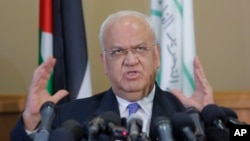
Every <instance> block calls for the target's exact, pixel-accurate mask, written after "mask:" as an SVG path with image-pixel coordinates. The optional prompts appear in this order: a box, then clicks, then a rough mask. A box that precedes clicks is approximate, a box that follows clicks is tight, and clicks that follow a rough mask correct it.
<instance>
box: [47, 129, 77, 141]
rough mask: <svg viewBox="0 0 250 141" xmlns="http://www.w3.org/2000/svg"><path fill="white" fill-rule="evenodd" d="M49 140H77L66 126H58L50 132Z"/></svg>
mask: <svg viewBox="0 0 250 141" xmlns="http://www.w3.org/2000/svg"><path fill="white" fill-rule="evenodd" d="M49 141H75V139H74V135H73V133H72V132H71V131H70V130H68V129H66V128H57V129H55V130H53V131H52V132H51V134H50V137H49Z"/></svg>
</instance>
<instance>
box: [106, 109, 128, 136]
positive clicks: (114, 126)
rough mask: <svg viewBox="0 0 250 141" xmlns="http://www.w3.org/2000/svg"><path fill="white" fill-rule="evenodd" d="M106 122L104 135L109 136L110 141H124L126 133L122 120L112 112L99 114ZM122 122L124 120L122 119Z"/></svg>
mask: <svg viewBox="0 0 250 141" xmlns="http://www.w3.org/2000/svg"><path fill="white" fill-rule="evenodd" d="M101 117H102V118H103V119H104V121H105V122H106V126H105V129H103V130H104V133H105V134H107V135H110V136H111V138H112V140H126V139H127V136H128V131H127V129H126V128H125V127H123V126H122V119H121V118H120V116H119V115H118V114H116V113H114V112H111V111H107V112H104V113H102V114H101ZM123 120H124V119H123Z"/></svg>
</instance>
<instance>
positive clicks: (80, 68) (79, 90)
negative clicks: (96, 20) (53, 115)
mask: <svg viewBox="0 0 250 141" xmlns="http://www.w3.org/2000/svg"><path fill="white" fill-rule="evenodd" d="M42 3H47V5H45V4H42ZM48 3H49V4H48ZM46 6H48V7H50V8H48V7H46ZM44 7H46V8H44ZM40 9H45V10H46V9H50V10H49V11H50V12H48V11H46V12H45V10H40V12H44V13H50V14H47V15H46V18H48V17H50V19H51V20H50V24H51V29H52V30H51V32H50V35H51V39H52V40H51V44H50V45H49V47H50V53H51V52H52V53H51V54H52V55H53V57H54V58H56V65H55V67H54V70H53V73H52V81H51V84H48V85H51V87H52V93H55V92H56V91H58V90H60V89H66V90H67V91H68V92H69V95H68V97H66V98H64V100H63V102H67V101H69V100H74V99H79V98H85V97H89V96H91V95H92V87H91V79H90V68H89V61H88V52H87V41H86V36H85V25H84V17H83V10H82V2H81V0H40ZM40 15H43V14H41V13H40ZM40 22H44V21H43V20H42V19H40ZM42 42H43V41H42V40H41V44H42ZM41 47H42V46H41ZM47 48H48V47H47ZM51 54H49V55H51ZM49 55H47V56H49ZM47 56H46V57H47ZM46 57H45V58H46Z"/></svg>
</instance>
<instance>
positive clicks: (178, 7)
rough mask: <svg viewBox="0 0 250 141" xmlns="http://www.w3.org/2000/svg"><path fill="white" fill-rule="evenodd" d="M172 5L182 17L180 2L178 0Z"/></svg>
mask: <svg viewBox="0 0 250 141" xmlns="http://www.w3.org/2000/svg"><path fill="white" fill-rule="evenodd" d="M174 4H175V6H176V8H177V9H178V11H179V13H180V15H181V16H183V7H182V5H181V4H180V2H179V1H178V0H174Z"/></svg>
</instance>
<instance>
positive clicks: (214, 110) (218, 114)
mask: <svg viewBox="0 0 250 141" xmlns="http://www.w3.org/2000/svg"><path fill="white" fill-rule="evenodd" d="M201 117H202V119H203V121H204V122H205V124H206V125H207V126H209V125H211V123H213V121H215V120H218V119H220V120H221V121H222V122H223V123H225V122H226V115H225V114H224V113H223V111H222V110H221V109H220V108H219V107H218V106H217V105H215V104H209V105H207V106H205V107H204V108H203V109H202V111H201Z"/></svg>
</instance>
